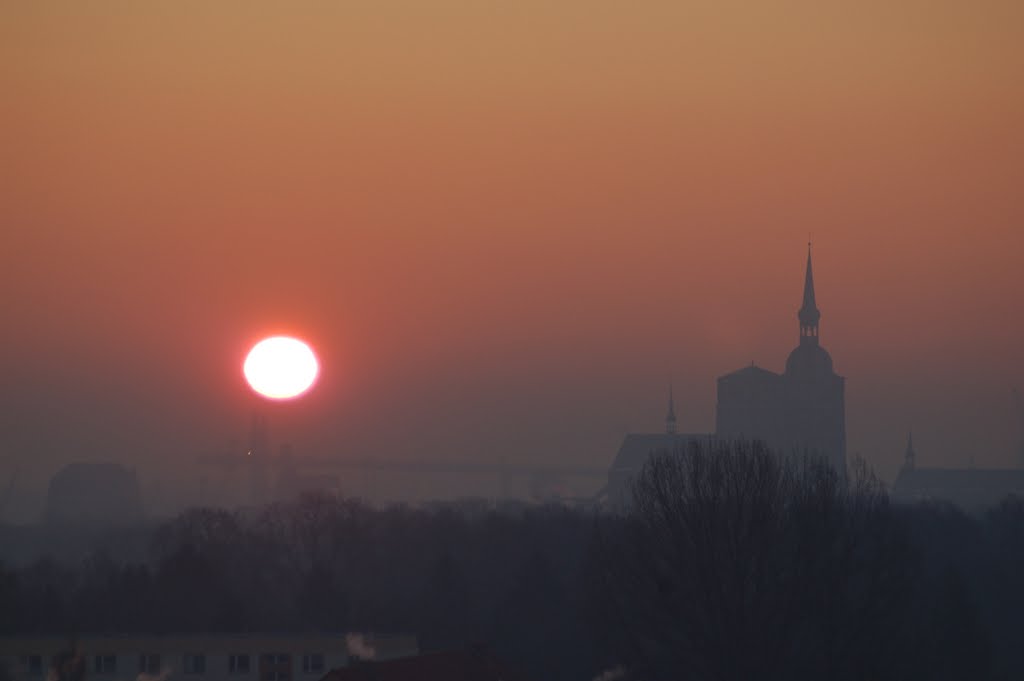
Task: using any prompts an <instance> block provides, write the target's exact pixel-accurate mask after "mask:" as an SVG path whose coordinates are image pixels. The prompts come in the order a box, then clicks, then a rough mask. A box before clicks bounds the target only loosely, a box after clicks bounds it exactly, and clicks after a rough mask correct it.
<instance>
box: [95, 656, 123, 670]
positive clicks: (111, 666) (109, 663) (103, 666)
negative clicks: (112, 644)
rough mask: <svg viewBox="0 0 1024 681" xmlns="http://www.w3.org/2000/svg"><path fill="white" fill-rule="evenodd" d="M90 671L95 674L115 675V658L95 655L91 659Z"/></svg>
mask: <svg viewBox="0 0 1024 681" xmlns="http://www.w3.org/2000/svg"><path fill="white" fill-rule="evenodd" d="M92 670H93V672H95V673H96V674H116V673H117V657H116V656H114V655H97V656H96V657H94V658H93V664H92Z"/></svg>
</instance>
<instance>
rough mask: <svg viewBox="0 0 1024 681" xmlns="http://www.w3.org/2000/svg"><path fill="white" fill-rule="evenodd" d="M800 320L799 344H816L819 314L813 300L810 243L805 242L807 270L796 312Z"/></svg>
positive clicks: (812, 270)
mask: <svg viewBox="0 0 1024 681" xmlns="http://www.w3.org/2000/svg"><path fill="white" fill-rule="evenodd" d="M797 319H799V320H800V342H801V343H804V342H812V343H817V342H818V321H819V320H820V319H821V312H819V311H818V305H817V303H816V301H815V300H814V269H813V267H812V266H811V242H809V241H808V242H807V270H806V272H805V273H804V301H803V305H802V306H801V307H800V310H799V312H797Z"/></svg>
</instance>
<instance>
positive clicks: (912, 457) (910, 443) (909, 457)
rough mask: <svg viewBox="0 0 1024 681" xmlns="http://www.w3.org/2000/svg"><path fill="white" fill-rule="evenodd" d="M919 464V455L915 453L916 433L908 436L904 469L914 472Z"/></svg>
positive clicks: (904, 455)
mask: <svg viewBox="0 0 1024 681" xmlns="http://www.w3.org/2000/svg"><path fill="white" fill-rule="evenodd" d="M916 463H917V453H916V452H915V451H914V432H913V431H911V432H910V433H908V434H907V451H906V452H904V454H903V468H905V469H906V470H908V471H912V470H914V465H915V464H916Z"/></svg>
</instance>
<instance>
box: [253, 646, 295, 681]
mask: <svg viewBox="0 0 1024 681" xmlns="http://www.w3.org/2000/svg"><path fill="white" fill-rule="evenodd" d="M260 681H292V656H291V655H289V654H287V653H269V654H264V655H262V656H260Z"/></svg>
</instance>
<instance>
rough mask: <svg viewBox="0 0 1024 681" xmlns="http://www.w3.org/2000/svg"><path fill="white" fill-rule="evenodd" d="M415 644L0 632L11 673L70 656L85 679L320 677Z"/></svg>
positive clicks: (18, 676) (388, 638)
mask: <svg viewBox="0 0 1024 681" xmlns="http://www.w3.org/2000/svg"><path fill="white" fill-rule="evenodd" d="M418 652H419V646H418V643H417V640H416V637H415V636H412V635H380V634H365V635H364V634H353V633H347V634H346V633H319V634H206V635H161V636H156V635H124V636H117V635H111V636H82V637H80V638H77V639H68V638H67V637H9V638H0V664H3V665H4V666H5V667H6V669H7V672H8V674H9V675H10V678H11V679H12V681H46V679H47V678H48V677H50V672H51V668H53V667H54V666H55V665H60V664H62V661H64V662H63V663H64V664H65V665H66V664H67V661H68V660H69V659H73V660H74V666H75V668H76V669H78V670H81V671H83V672H84V675H85V676H86V677H88V678H89V679H90V681H168V680H170V679H175V680H178V681H320V679H321V678H322V677H323V676H324V674H325V673H326V672H327V671H328V670H330V669H336V668H339V667H346V666H348V665H349V663H350V660H352V659H354V658H361V659H365V658H367V657H372V658H373V659H379V660H387V659H394V658H398V657H406V656H409V655H416V654H418ZM72 653H74V655H73V656H72ZM51 678H52V677H51Z"/></svg>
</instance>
